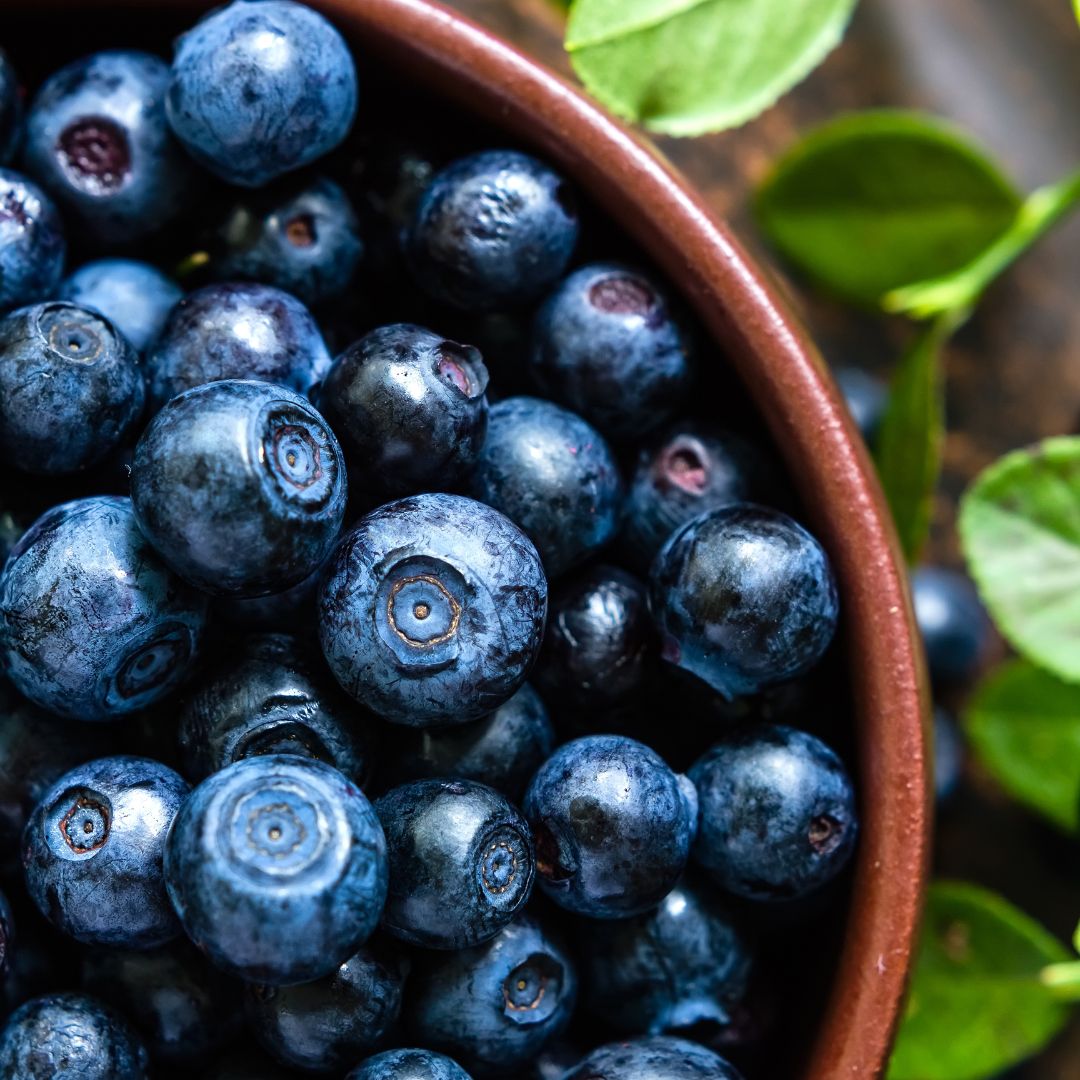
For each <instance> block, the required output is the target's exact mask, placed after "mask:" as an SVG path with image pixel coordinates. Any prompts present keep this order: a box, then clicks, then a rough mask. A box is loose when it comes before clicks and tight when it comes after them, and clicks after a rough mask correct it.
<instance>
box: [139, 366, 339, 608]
mask: <svg viewBox="0 0 1080 1080" xmlns="http://www.w3.org/2000/svg"><path fill="white" fill-rule="evenodd" d="M345 498H346V482H345V462H344V460H343V459H342V456H341V448H340V447H339V446H338V442H337V439H335V438H334V433H333V432H332V431H331V430H330V429H329V427H327V425H326V421H324V420H323V418H322V417H321V416H320V415H319V414H318V413H317V412H316V411H315V409H314V408H313V407H312V406H311V405H310V404H309V402H308V401H307V400H306V399H305V398H302V397H301V396H300V395H299V394H297V393H295V392H293V391H292V390H290V389H289V388H288V387H285V386H275V385H273V384H272V383H263V382H242V381H239V380H228V381H226V382H215V383H207V384H206V385H204V386H197V387H195V389H194V390H188V391H187V392H186V393H183V394H180V395H179V396H178V397H175V398H173V399H172V401H170V402H169V403H168V404H167V405H166V406H165V408H164V409H162V410H161V412H159V413H158V414H157V416H155V417H154V419H153V420H152V421H151V422H150V425H149V426H148V427H147V429H146V430H145V431H144V432H143V434H142V437H141V438H140V439H139V442H138V445H137V446H136V448H135V460H134V462H133V464H132V469H131V499H132V502H133V504H134V506H135V513H136V515H137V516H138V519H139V525H140V527H141V528H142V530H143V532H144V533H145V534H146V537H147V539H148V540H149V541H150V543H151V544H153V545H154V547H155V548H157V550H158V551H159V552H160V554H161V557H162V558H163V559H164V560H165V561H166V562H167V563H168V564H169V565H170V566H171V567H172V568H173V569H174V570H176V572H177V573H178V574H180V575H181V576H182V577H184V578H185V579H186V580H187V581H190V582H191V583H192V584H193V585H196V586H198V587H199V588H200V589H202V590H204V591H205V592H208V593H213V594H216V595H239V596H260V595H265V594H266V593H272V592H279V591H281V590H282V589H285V588H288V587H289V586H290V585H295V584H297V583H298V582H300V581H302V580H303V579H304V578H306V577H307V576H308V575H309V574H311V573H313V572H314V571H315V570H316V569H318V567H319V566H320V565H321V564H322V563H323V561H324V560H325V558H326V556H327V555H328V554H329V552H330V549H331V548H332V547H333V544H334V541H335V540H336V539H337V535H338V532H339V531H340V529H341V522H342V520H343V518H344V516H345Z"/></svg>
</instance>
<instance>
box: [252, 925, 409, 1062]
mask: <svg viewBox="0 0 1080 1080" xmlns="http://www.w3.org/2000/svg"><path fill="white" fill-rule="evenodd" d="M407 970H408V964H407V961H406V960H405V959H404V957H402V956H401V955H399V954H398V953H396V952H394V951H392V950H391V949H390V948H388V947H387V946H385V945H376V946H374V947H372V946H370V945H368V946H365V947H364V948H362V949H361V950H360V951H359V952H357V953H355V954H353V955H352V956H350V957H349V958H348V959H347V960H346V961H345V962H344V963H343V964H341V965H340V966H339V967H338V968H337V970H336V971H334V972H333V973H332V974H330V975H326V976H324V977H323V978H321V979H316V980H315V981H314V982H309V983H303V984H301V985H300V986H263V985H250V984H249V985H248V986H247V987H246V989H245V1006H246V1012H247V1020H248V1027H249V1028H250V1029H251V1031H252V1032H253V1034H254V1035H255V1037H256V1039H258V1040H259V1042H260V1043H261V1044H262V1046H263V1048H264V1049H265V1050H266V1051H267V1052H268V1053H270V1054H272V1055H273V1056H274V1057H275V1058H277V1059H278V1060H279V1061H281V1062H282V1063H283V1064H285V1065H290V1066H292V1067H293V1068H296V1069H302V1070H304V1071H305V1072H320V1073H329V1072H333V1073H336V1074H337V1075H339V1076H340V1075H341V1072H342V1070H343V1069H346V1068H348V1067H349V1066H350V1065H352V1064H353V1063H354V1062H356V1061H357V1060H358V1059H359V1058H361V1057H362V1056H363V1055H364V1054H366V1053H368V1052H370V1051H371V1049H372V1048H373V1047H375V1046H377V1045H378V1044H379V1042H380V1041H381V1040H382V1039H383V1038H384V1036H386V1035H387V1033H388V1032H389V1031H390V1030H391V1028H392V1027H393V1025H394V1024H395V1023H396V1022H397V1019H398V1014H399V1013H400V1011H401V995H402V990H403V988H404V985H405V975H406V972H407Z"/></svg>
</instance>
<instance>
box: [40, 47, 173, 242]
mask: <svg viewBox="0 0 1080 1080" xmlns="http://www.w3.org/2000/svg"><path fill="white" fill-rule="evenodd" d="M168 85H169V66H168V64H166V63H165V61H163V60H161V59H160V58H158V57H156V56H153V55H151V54H150V53H145V52H135V51H127V50H113V51H109V52H100V53H95V54H94V55H92V56H87V57H84V58H83V59H81V60H76V61H75V62H74V63H71V64H68V65H67V67H64V68H61V69H60V71H58V72H56V74H55V75H53V76H51V77H50V78H49V79H48V80H46V82H45V84H44V85H43V86H42V87H41V89H40V90H39V91H38V92H37V94H36V96H35V97H34V100H33V102H32V103H31V105H30V108H29V110H28V112H27V114H26V132H25V137H24V146H23V161H24V163H25V165H26V169H27V172H29V173H30V175H31V176H33V177H34V178H35V179H37V180H38V182H39V183H40V184H41V185H42V186H43V187H44V188H46V189H47V190H48V191H49V192H51V193H52V195H53V197H54V198H55V199H56V201H57V202H58V203H59V204H60V205H61V206H63V207H65V208H66V209H68V210H70V211H71V212H72V213H73V214H74V215H75V216H76V217H77V218H78V219H79V222H80V224H81V225H82V227H83V228H84V229H86V230H88V231H89V232H91V233H92V234H93V235H94V236H95V237H96V238H97V239H98V240H101V241H105V242H107V243H110V244H122V243H128V242H130V241H133V240H136V239H138V238H140V237H142V236H145V235H147V234H148V233H152V232H155V231H156V230H157V229H159V228H161V226H162V225H164V224H166V223H167V222H168V221H170V220H172V218H174V217H175V216H176V215H177V213H179V212H180V211H181V210H182V209H184V207H185V205H186V203H187V202H188V200H189V198H190V195H191V191H192V185H193V181H194V170H193V169H192V167H191V162H190V160H189V159H188V158H187V156H186V155H185V154H184V152H183V151H182V150H181V149H180V146H179V144H178V143H177V142H176V140H175V139H173V137H172V133H171V132H170V131H169V125H168V124H167V123H166V120H165V91H166V89H167V88H168Z"/></svg>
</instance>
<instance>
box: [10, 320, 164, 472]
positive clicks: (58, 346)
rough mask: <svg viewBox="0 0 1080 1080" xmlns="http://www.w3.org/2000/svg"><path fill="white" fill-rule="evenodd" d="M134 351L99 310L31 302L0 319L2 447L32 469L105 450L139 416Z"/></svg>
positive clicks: (64, 467) (76, 466)
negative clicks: (33, 303) (31, 304)
mask: <svg viewBox="0 0 1080 1080" xmlns="http://www.w3.org/2000/svg"><path fill="white" fill-rule="evenodd" d="M145 395H146V390H145V386H144V384H143V373H142V368H141V367H140V366H139V359H138V357H137V356H136V355H135V352H134V350H133V349H132V348H131V346H130V345H129V344H128V343H127V341H126V340H125V339H124V337H123V335H121V334H119V333H117V331H116V329H115V328H114V327H113V325H112V324H111V323H110V322H109V321H108V320H106V319H103V318H102V317H101V316H100V315H99V314H97V312H95V311H90V310H88V309H87V308H84V307H76V306H75V305H74V304H58V303H48V304H35V305H34V306H33V307H25V308H20V309H19V310H18V311H13V312H12V313H11V314H10V315H7V316H5V317H4V318H3V319H0V452H2V453H3V454H4V457H5V459H6V460H7V462H8V463H9V464H11V465H14V466H15V467H16V468H20V469H22V470H23V471H24V472H31V473H71V472H77V471H79V470H80V469H85V468H86V467H88V466H90V465H93V464H95V463H96V462H98V461H100V460H101V459H102V458H104V457H106V456H108V454H110V453H111V452H112V451H113V450H115V449H116V447H117V446H119V445H120V443H121V442H122V441H123V439H124V437H125V436H126V435H127V434H128V433H129V432H130V431H131V429H132V427H133V426H134V424H135V423H136V422H137V421H138V419H139V417H140V416H141V415H142V411H143V403H144V401H145Z"/></svg>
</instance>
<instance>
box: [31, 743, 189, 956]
mask: <svg viewBox="0 0 1080 1080" xmlns="http://www.w3.org/2000/svg"><path fill="white" fill-rule="evenodd" d="M190 790H191V786H190V785H189V784H188V782H187V781H186V780H185V779H184V778H183V777H182V776H180V775H178V774H177V773H175V772H173V771H172V769H170V768H167V767H166V766H164V765H161V764H159V763H158V762H156V761H151V760H150V759H149V758H137V757H127V756H117V757H107V758H98V760H97V761H91V762H88V763H87V764H85V765H79V766H76V767H75V768H74V769H72V770H71V771H70V772H68V773H65V774H64V775H63V776H62V777H60V779H59V780H57V781H56V783H55V784H53V786H52V787H51V788H50V789H49V790H48V791H47V792H46V793H45V796H44V798H43V799H42V800H41V802H40V803H38V805H37V806H36V807H35V808H34V812H33V813H32V814H31V815H30V818H29V820H28V821H27V823H26V828H25V830H24V831H23V841H22V850H23V871H24V875H25V879H26V889H27V892H29V894H30V897H31V899H33V901H34V903H35V904H37V906H38V909H39V910H40V911H41V914H42V915H44V916H45V917H46V918H47V919H48V920H49V921H50V922H51V923H52V924H53V926H55V927H56V929H57V930H60V931H61V932H62V933H64V934H67V935H68V936H69V937H73V938H75V940H76V941H81V942H83V943H84V944H86V945H116V946H121V947H123V948H127V949H152V948H154V947H155V946H158V945H164V944H165V943H166V942H168V941H171V940H172V939H173V938H174V937H176V935H177V934H178V933H179V930H180V927H179V925H178V924H177V921H176V916H175V915H174V914H173V911H172V908H171V907H170V905H169V901H168V898H167V897H166V895H165V883H164V880H163V878H162V869H161V857H162V852H163V850H164V847H165V836H166V834H167V833H168V831H169V826H170V825H171V824H172V821H173V818H174V817H175V816H176V812H177V810H179V809H180V806H181V804H182V803H183V801H184V800H185V799H186V798H187V795H188V792H189V791H190Z"/></svg>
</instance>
